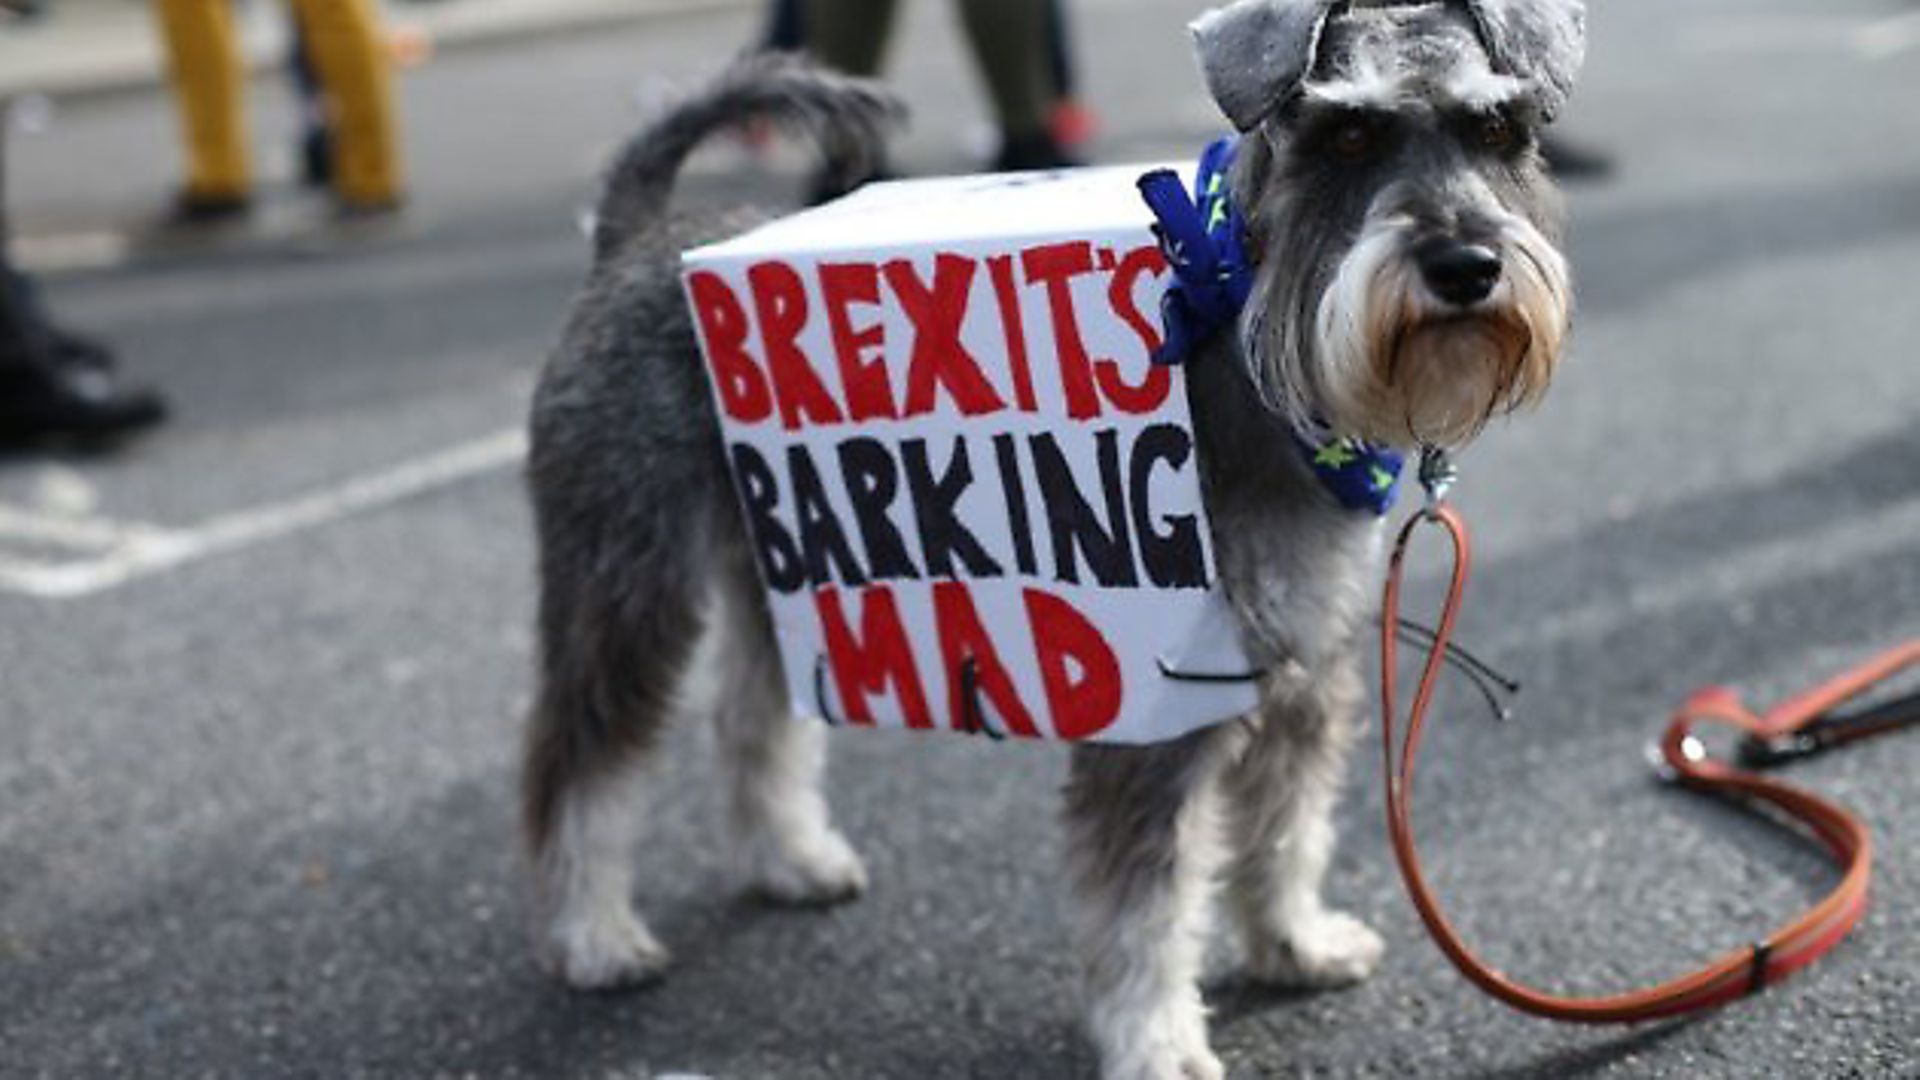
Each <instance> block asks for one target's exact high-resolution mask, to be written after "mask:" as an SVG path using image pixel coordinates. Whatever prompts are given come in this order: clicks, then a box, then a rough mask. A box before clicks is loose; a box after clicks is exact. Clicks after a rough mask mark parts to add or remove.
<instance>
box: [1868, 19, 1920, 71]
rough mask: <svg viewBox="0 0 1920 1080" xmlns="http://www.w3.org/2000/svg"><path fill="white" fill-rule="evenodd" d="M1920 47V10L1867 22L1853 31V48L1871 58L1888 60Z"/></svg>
mask: <svg viewBox="0 0 1920 1080" xmlns="http://www.w3.org/2000/svg"><path fill="white" fill-rule="evenodd" d="M1913 48H1920V11H1909V12H1907V13H1905V14H1903V15H1894V16H1892V17H1890V18H1885V19H1880V20H1878V21H1876V22H1872V23H1869V24H1867V25H1866V26H1863V27H1861V28H1860V29H1858V30H1856V31H1854V33H1853V49H1854V51H1855V52H1857V53H1859V54H1860V55H1861V56H1864V57H1866V58H1867V59H1869V60H1886V59H1889V58H1891V57H1895V56H1898V55H1900V54H1901V53H1903V52H1906V51H1907V50H1909V49H1913Z"/></svg>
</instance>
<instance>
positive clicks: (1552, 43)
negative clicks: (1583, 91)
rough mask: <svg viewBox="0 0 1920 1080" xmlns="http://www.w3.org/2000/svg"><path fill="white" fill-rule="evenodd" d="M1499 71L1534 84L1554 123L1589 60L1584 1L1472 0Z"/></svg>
mask: <svg viewBox="0 0 1920 1080" xmlns="http://www.w3.org/2000/svg"><path fill="white" fill-rule="evenodd" d="M1467 7H1468V9H1469V10H1471V11H1472V12H1473V21H1474V22H1475V23H1476V24H1477V25H1478V26H1479V28H1480V40H1481V41H1482V42H1484V43H1485V44H1486V47H1487V52H1488V54H1489V55H1490V56H1491V57H1492V58H1493V65H1494V68H1495V70H1497V71H1500V72H1502V73H1503V74H1507V75H1513V76H1517V77H1519V78H1522V79H1526V80H1528V81H1529V82H1531V83H1533V84H1534V86H1535V88H1536V89H1537V91H1538V93H1539V95H1540V109H1541V112H1542V113H1543V114H1544V116H1545V118H1546V119H1548V120H1551V119H1553V118H1554V116H1555V115H1557V114H1558V113H1559V112H1560V110H1561V109H1562V108H1563V107H1564V106H1565V105H1566V103H1567V99H1568V98H1569V97H1571V96H1572V95H1573V82H1574V79H1575V78H1577V77H1578V76H1579V74H1580V65H1581V63H1582V62H1584V61H1585V60H1586V58H1587V5H1586V4H1585V2H1584V0H1467Z"/></svg>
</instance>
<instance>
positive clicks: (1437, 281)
mask: <svg viewBox="0 0 1920 1080" xmlns="http://www.w3.org/2000/svg"><path fill="white" fill-rule="evenodd" d="M1414 258H1415V260H1416V261H1418V262H1419V264H1420V274H1421V276H1422V277H1424V278H1426V279H1427V287H1428V288H1430V289H1432V290H1433V294H1434V295H1435V296H1438V297H1439V298H1440V299H1442V300H1444V301H1446V302H1447V303H1449V304H1458V305H1459V306H1461V307H1466V306H1468V305H1469V304H1477V303H1479V302H1480V301H1482V300H1485V299H1486V298H1487V297H1488V296H1490V295H1492V294H1493V287H1494V286H1495V285H1497V284H1499V282H1500V256H1499V254H1498V253H1496V252H1495V251H1494V250H1493V249H1492V248H1490V247H1487V246H1486V245H1484V244H1463V243H1460V242H1459V241H1457V240H1429V241H1427V242H1426V243H1424V244H1421V245H1420V246H1419V248H1417V249H1415V251H1414Z"/></svg>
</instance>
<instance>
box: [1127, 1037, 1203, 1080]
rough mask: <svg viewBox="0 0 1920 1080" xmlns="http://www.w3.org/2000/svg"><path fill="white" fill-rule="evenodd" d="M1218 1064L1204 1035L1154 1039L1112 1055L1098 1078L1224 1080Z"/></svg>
mask: <svg viewBox="0 0 1920 1080" xmlns="http://www.w3.org/2000/svg"><path fill="white" fill-rule="evenodd" d="M1226 1075H1227V1069H1226V1066H1224V1065H1222V1064H1220V1059H1219V1058H1217V1057H1215V1056H1214V1054H1213V1051H1212V1050H1211V1049H1209V1048H1208V1047H1207V1044H1206V1040H1205V1039H1204V1038H1202V1039H1199V1040H1198V1041H1195V1040H1191V1039H1177V1040H1155V1041H1152V1042H1150V1043H1148V1044H1146V1045H1136V1046H1133V1047H1129V1048H1128V1049H1127V1050H1126V1051H1123V1052H1121V1053H1119V1054H1116V1055H1113V1056H1112V1057H1110V1058H1109V1059H1108V1060H1107V1063H1106V1064H1105V1065H1104V1066H1103V1067H1102V1068H1101V1070H1100V1080H1223V1078H1224V1077H1225V1076H1226Z"/></svg>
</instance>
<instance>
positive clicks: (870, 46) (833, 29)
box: [800, 0, 899, 76]
mask: <svg viewBox="0 0 1920 1080" xmlns="http://www.w3.org/2000/svg"><path fill="white" fill-rule="evenodd" d="M898 9H899V4H898V3H897V0H807V2H806V3H804V4H802V6H801V12H800V14H801V22H802V24H803V25H804V26H805V27H806V32H807V49H808V51H810V52H812V53H813V55H814V56H816V57H818V58H819V59H820V62H821V63H824V64H826V65H827V66H828V67H830V68H833V69H835V70H836V71H844V72H846V73H847V74H849V75H864V76H873V75H878V74H879V73H880V61H881V59H882V57H883V56H884V54H885V52H886V48H887V39H888V38H889V37H890V36H892V33H893V21H894V13H895V12H896V11H897V10H898Z"/></svg>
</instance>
